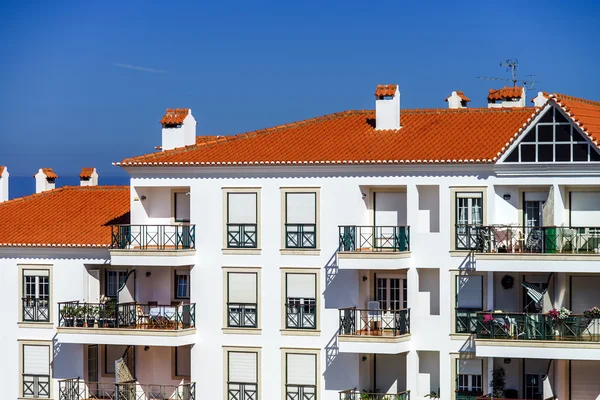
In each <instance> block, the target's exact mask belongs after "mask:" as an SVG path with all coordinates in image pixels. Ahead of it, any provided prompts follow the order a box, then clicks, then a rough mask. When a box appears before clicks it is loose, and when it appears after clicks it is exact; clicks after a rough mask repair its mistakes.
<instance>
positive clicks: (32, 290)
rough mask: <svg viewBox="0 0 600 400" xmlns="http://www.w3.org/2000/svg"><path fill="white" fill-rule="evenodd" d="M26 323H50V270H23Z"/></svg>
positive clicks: (23, 315)
mask: <svg viewBox="0 0 600 400" xmlns="http://www.w3.org/2000/svg"><path fill="white" fill-rule="evenodd" d="M22 295H23V297H22V301H23V314H22V318H23V321H24V322H49V321H50V270H47V269H24V270H23V293H22Z"/></svg>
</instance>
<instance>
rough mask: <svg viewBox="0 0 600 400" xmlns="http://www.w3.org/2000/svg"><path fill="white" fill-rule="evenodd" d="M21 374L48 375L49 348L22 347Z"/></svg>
mask: <svg viewBox="0 0 600 400" xmlns="http://www.w3.org/2000/svg"><path fill="white" fill-rule="evenodd" d="M23 373H24V374H27V375H29V374H30V375H50V346H40V345H23Z"/></svg>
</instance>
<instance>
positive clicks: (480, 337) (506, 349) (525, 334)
mask: <svg viewBox="0 0 600 400" xmlns="http://www.w3.org/2000/svg"><path fill="white" fill-rule="evenodd" d="M476 314H477V319H476V329H475V335H476V336H475V337H476V347H477V356H478V357H480V356H481V357H529V358H548V354H549V352H552V353H551V354H552V358H556V359H573V360H587V359H594V357H596V358H597V357H598V356H599V355H600V318H589V317H586V316H583V315H573V314H571V315H570V316H568V317H566V318H564V319H562V320H561V319H553V318H552V317H550V316H548V315H546V314H523V313H497V312H494V313H491V312H477V313H476ZM471 323H472V320H471ZM551 349H553V350H551Z"/></svg>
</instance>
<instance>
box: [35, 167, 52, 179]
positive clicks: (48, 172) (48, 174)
mask: <svg viewBox="0 0 600 400" xmlns="http://www.w3.org/2000/svg"><path fill="white" fill-rule="evenodd" d="M38 172H39V171H38ZM42 172H43V173H44V175H46V178H50V179H56V178H58V175H56V173H54V171H53V170H52V168H42ZM35 175H37V172H36V173H35ZM35 175H33V177H34V178H35Z"/></svg>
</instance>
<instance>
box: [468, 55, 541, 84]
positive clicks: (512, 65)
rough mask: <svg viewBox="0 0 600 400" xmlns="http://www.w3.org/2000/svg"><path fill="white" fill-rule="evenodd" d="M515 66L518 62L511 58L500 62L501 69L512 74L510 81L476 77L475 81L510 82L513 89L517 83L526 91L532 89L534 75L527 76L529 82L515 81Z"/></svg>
mask: <svg viewBox="0 0 600 400" xmlns="http://www.w3.org/2000/svg"><path fill="white" fill-rule="evenodd" d="M517 65H519V60H517V59H516V58H511V59H508V60H506V61H501V62H500V66H501V67H506V70H507V71H511V72H512V79H507V78H494V77H489V76H478V77H477V79H487V80H492V81H506V82H512V84H513V87H515V86H517V83H521V84H522V85H523V86H525V88H526V89H527V90H531V89H533V86H534V85H535V80H534V76H535V75H527V76H528V77H529V80H526V81H525V80H523V79H517Z"/></svg>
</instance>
